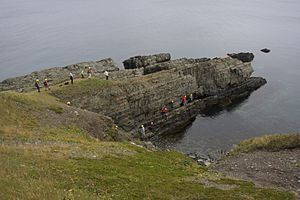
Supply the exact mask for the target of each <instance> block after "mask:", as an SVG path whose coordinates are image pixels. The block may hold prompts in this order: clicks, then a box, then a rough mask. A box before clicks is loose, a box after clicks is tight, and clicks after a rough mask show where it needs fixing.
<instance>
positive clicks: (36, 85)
mask: <svg viewBox="0 0 300 200" xmlns="http://www.w3.org/2000/svg"><path fill="white" fill-rule="evenodd" d="M43 84H44V87H45V90H50V87H49V83H48V79H45V80H44V82H43ZM34 86H35V87H36V89H37V91H38V92H41V88H40V80H39V79H36V80H35V83H34Z"/></svg>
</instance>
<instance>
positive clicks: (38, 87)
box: [34, 79, 41, 92]
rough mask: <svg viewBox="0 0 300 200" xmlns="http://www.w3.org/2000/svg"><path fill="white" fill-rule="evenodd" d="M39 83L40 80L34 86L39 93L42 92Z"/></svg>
mask: <svg viewBox="0 0 300 200" xmlns="http://www.w3.org/2000/svg"><path fill="white" fill-rule="evenodd" d="M39 83H40V80H39V79H36V80H35V83H34V86H35V87H36V89H37V91H38V92H41V90H40V85H39Z"/></svg>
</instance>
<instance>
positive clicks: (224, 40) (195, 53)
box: [0, 0, 300, 154]
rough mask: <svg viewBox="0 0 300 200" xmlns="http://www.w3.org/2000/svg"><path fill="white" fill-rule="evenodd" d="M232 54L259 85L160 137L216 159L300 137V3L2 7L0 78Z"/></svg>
mask: <svg viewBox="0 0 300 200" xmlns="http://www.w3.org/2000/svg"><path fill="white" fill-rule="evenodd" d="M264 47H268V48H270V49H271V53H269V54H264V53H262V52H260V51H259V50H260V49H261V48H264ZM240 51H250V52H253V53H254V54H255V60H254V61H253V68H254V70H255V72H254V75H255V76H263V77H265V78H266V79H267V81H268V83H267V85H265V86H264V87H262V88H260V89H259V90H257V91H255V92H254V93H253V94H252V95H251V96H250V97H249V98H247V99H244V100H243V101H241V102H239V103H237V104H235V105H232V106H230V107H228V108H226V109H224V110H211V112H210V113H208V115H206V116H198V117H197V119H196V120H195V121H194V122H193V124H191V125H190V126H189V127H188V128H187V129H186V130H185V131H183V132H181V133H177V134H174V135H169V136H167V137H162V138H160V143H161V144H163V145H165V146H167V147H169V148H174V149H177V150H180V151H182V152H198V153H202V154H207V153H214V152H216V151H218V150H220V149H228V148H230V147H231V146H232V145H233V144H236V143H238V142H239V141H240V140H243V139H247V138H250V137H253V136H258V135H262V134H273V133H288V132H297V131H298V132H299V131H300V87H299V85H300V62H299V61H298V57H299V55H300V1H299V0H265V1H260V0H245V1H240V0H209V1H208V0H130V1H120V0H119V1H117V0H109V1H108V0H86V1H83V0H52V1H41V0H26V1H25V0H0V80H4V79H5V78H8V77H12V76H17V75H22V74H26V73H29V72H32V71H35V70H40V69H44V68H48V67H50V66H64V65H67V64H71V63H76V62H80V61H86V60H98V59H102V58H106V57H112V58H113V59H114V60H115V61H116V62H117V63H118V64H119V65H120V67H121V63H122V61H123V60H124V59H126V58H128V57H129V56H134V55H143V54H152V53H158V52H170V53H171V54H172V57H173V58H180V57H216V56H218V57H221V56H225V55H226V53H229V52H240Z"/></svg>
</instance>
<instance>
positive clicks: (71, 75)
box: [70, 72, 74, 84]
mask: <svg viewBox="0 0 300 200" xmlns="http://www.w3.org/2000/svg"><path fill="white" fill-rule="evenodd" d="M70 80H71V84H73V80H74V75H73V74H72V72H70Z"/></svg>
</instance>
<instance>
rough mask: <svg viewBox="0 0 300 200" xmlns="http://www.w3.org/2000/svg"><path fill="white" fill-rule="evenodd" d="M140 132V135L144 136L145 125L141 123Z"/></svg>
mask: <svg viewBox="0 0 300 200" xmlns="http://www.w3.org/2000/svg"><path fill="white" fill-rule="evenodd" d="M140 131H141V134H142V137H145V132H146V131H145V127H144V125H141V130H140Z"/></svg>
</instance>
